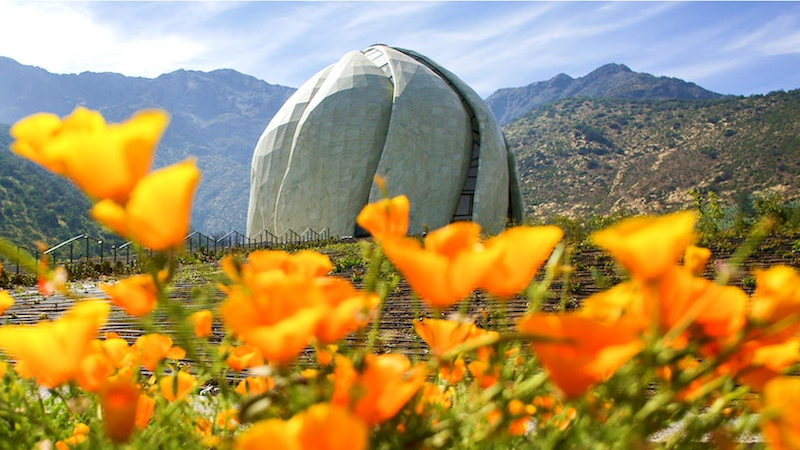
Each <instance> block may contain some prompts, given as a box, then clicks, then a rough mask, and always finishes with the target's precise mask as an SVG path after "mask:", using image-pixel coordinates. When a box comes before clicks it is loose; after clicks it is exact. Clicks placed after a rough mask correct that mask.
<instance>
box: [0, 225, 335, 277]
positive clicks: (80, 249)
mask: <svg viewBox="0 0 800 450" xmlns="http://www.w3.org/2000/svg"><path fill="white" fill-rule="evenodd" d="M329 239H331V234H330V231H329V230H328V229H327V228H324V229H322V230H320V231H315V230H312V229H310V228H306V229H305V230H304V231H303V232H302V233H299V234H298V233H297V232H295V231H294V230H286V231H284V232H283V233H281V234H279V235H275V234H272V233H271V232H269V231H267V230H262V231H260V232H258V233H256V234H255V235H254V236H253V237H247V236H246V235H245V234H243V233H240V232H238V231H230V232H228V233H227V234H225V235H224V236H222V237H219V238H217V237H214V236H209V235H206V234H203V233H201V232H199V231H192V232H191V233H189V234H188V235H187V236H186V237H185V238H184V249H185V250H186V251H188V252H189V253H192V254H193V253H196V252H201V253H205V254H215V255H216V254H219V253H230V252H233V251H239V250H244V251H250V250H255V249H262V248H272V247H278V246H282V245H292V244H305V243H311V242H318V241H325V240H329ZM131 247H133V243H132V242H130V241H129V242H125V243H122V244H116V243H108V242H104V241H103V240H102V239H97V238H92V237H90V236H88V235H86V234H79V235H77V236H75V237H72V238H69V239H67V240H65V241H63V242H61V243H59V244H57V245H55V246H53V247H51V248H49V249H47V250H45V251H44V252H42V255H41V256H47V257H49V258H50V259H51V261H52V263H53V264H58V263H59V262H61V263H62V264H67V263H68V264H75V263H80V262H99V263H102V262H108V263H110V264H112V265H114V266H116V265H117V263H122V262H123V261H124V263H125V265H130V264H131V263H135V262H136V260H137V258H138V253H137V252H136V251H131ZM16 249H17V257H16V258H10V259H3V258H2V257H0V263H2V264H3V267H4V270H6V271H8V272H9V273H10V272H11V270H12V267H13V270H14V273H15V274H17V275H19V274H20V271H21V268H20V265H19V259H20V258H19V255H20V253H21V252H22V251H25V252H26V253H29V254H31V255H33V256H34V257H35V258H36V260H37V261H39V259H40V255H39V250H38V249H37V250H34V251H29V249H27V248H25V247H22V246H16ZM145 251H148V252H149V250H147V249H145Z"/></svg>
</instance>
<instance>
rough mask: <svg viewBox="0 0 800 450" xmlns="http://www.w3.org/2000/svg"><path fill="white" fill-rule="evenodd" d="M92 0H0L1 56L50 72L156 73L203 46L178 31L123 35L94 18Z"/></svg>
mask: <svg viewBox="0 0 800 450" xmlns="http://www.w3.org/2000/svg"><path fill="white" fill-rule="evenodd" d="M94 5H95V4H92V3H56V2H44V3H39V2H36V3H25V2H3V3H0V18H1V19H0V55H4V56H8V57H11V58H14V59H16V60H17V61H19V62H21V63H23V64H33V65H40V66H43V67H44V68H46V69H47V70H49V71H51V72H56V73H79V72H83V71H97V72H100V71H109V72H120V73H124V74H126V75H135V76H157V75H159V74H162V73H165V72H168V71H172V70H175V69H176V68H179V67H181V66H182V64H184V63H186V62H187V61H190V60H191V59H192V58H196V57H198V56H199V55H201V54H202V53H203V52H204V51H205V48H204V46H203V45H201V44H199V43H197V42H195V41H193V40H192V39H189V38H188V37H186V36H181V35H177V34H149V35H147V34H143V33H140V34H138V35H136V36H130V35H126V34H125V33H122V32H121V29H120V28H118V27H115V26H113V24H110V23H106V22H102V21H98V20H96V19H95V16H94V14H93V11H92V7H93V6H94Z"/></svg>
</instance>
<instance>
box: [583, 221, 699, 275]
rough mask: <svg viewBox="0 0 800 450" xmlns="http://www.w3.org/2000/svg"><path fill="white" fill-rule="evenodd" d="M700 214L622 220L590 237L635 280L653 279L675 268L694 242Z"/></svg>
mask: <svg viewBox="0 0 800 450" xmlns="http://www.w3.org/2000/svg"><path fill="white" fill-rule="evenodd" d="M696 221H697V213H695V212H693V211H682V212H677V213H673V214H668V215H666V216H660V217H634V218H631V219H626V220H623V221H621V222H619V223H617V224H615V225H612V226H611V227H609V228H606V229H604V230H600V231H598V232H596V233H594V234H592V236H591V240H592V241H593V242H594V244H595V245H597V246H599V247H600V248H603V249H605V250H607V251H608V252H609V253H611V255H612V256H613V257H614V259H615V260H616V261H617V262H619V263H620V264H621V265H622V266H623V267H624V268H625V269H626V270H627V271H628V272H630V273H631V275H632V276H633V277H637V278H642V279H645V280H650V279H653V278H656V277H658V276H660V275H662V274H663V273H664V272H666V271H667V270H669V269H670V268H671V267H672V266H674V265H675V264H676V263H677V261H678V259H679V258H680V257H681V255H683V253H684V251H685V250H686V247H687V246H689V244H691V243H692V242H693V241H694V238H695V235H694V224H695V222H696Z"/></svg>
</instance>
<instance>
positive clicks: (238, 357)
mask: <svg viewBox="0 0 800 450" xmlns="http://www.w3.org/2000/svg"><path fill="white" fill-rule="evenodd" d="M220 351H223V352H226V353H228V356H227V357H226V358H225V363H226V364H228V367H230V368H231V370H233V371H235V372H241V371H242V370H244V369H247V368H249V367H257V366H260V365H262V364H264V358H263V357H262V356H261V352H259V351H258V349H256V348H255V347H253V346H250V345H240V346H238V347H233V348H231V347H220Z"/></svg>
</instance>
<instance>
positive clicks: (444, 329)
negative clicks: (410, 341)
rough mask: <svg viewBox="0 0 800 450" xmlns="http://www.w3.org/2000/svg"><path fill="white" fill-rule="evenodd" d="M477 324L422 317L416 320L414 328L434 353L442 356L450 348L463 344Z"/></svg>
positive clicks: (436, 355)
mask: <svg viewBox="0 0 800 450" xmlns="http://www.w3.org/2000/svg"><path fill="white" fill-rule="evenodd" d="M474 328H475V325H474V324H472V323H471V322H458V321H455V320H441V319H427V318H426V319H422V321H421V322H414V330H415V331H416V332H417V334H418V335H419V337H421V338H422V340H423V341H425V343H426V344H428V347H430V349H431V351H432V352H433V355H434V356H435V357H440V356H442V355H443V354H444V353H446V352H447V351H448V350H450V349H453V348H455V347H456V346H457V345H459V344H463V343H464V342H465V341H466V340H467V339H468V338H469V337H470V336H471V335H472V330H473V329H474Z"/></svg>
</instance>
